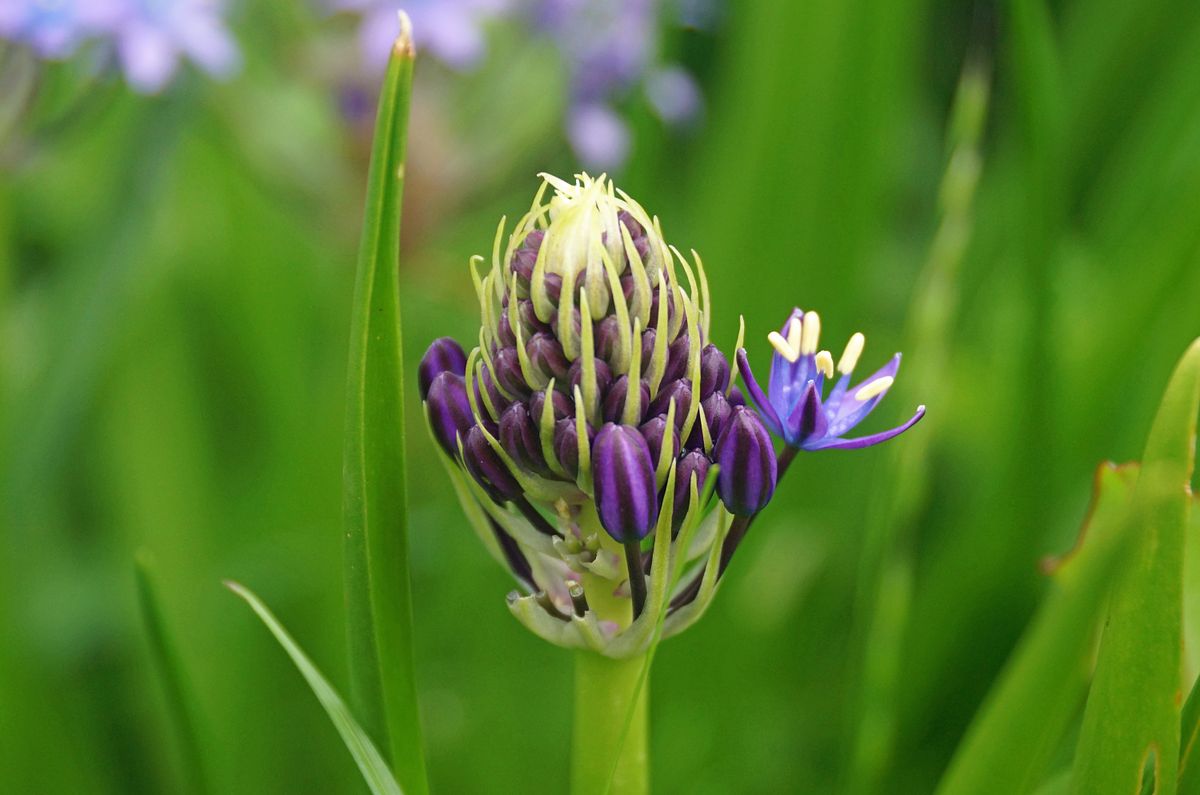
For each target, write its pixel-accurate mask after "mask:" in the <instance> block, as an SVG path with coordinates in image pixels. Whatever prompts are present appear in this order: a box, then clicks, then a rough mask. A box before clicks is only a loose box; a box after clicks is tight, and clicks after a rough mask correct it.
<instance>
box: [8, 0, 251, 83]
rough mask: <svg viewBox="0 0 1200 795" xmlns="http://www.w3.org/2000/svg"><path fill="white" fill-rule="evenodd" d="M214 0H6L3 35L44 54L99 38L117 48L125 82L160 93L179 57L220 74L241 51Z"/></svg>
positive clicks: (60, 54)
mask: <svg viewBox="0 0 1200 795" xmlns="http://www.w3.org/2000/svg"><path fill="white" fill-rule="evenodd" d="M221 13H222V8H221V6H220V4H219V3H218V2H217V0H4V2H3V3H0V38H6V39H12V40H15V41H22V42H25V43H27V44H28V45H29V46H30V47H32V48H33V50H34V51H35V52H36V53H38V55H40V56H42V57H43V58H49V59H62V58H68V57H70V56H71V55H72V54H73V53H74V52H75V50H76V49H77V48H78V47H79V45H80V44H82V43H83V42H85V41H87V40H92V39H95V40H99V41H105V42H107V43H109V44H110V45H111V46H112V47H114V48H115V50H116V54H117V58H118V60H119V62H120V64H121V69H122V71H124V73H125V77H126V79H127V80H128V81H129V84H130V85H131V86H132V87H133V88H134V89H135V90H136V91H140V92H143V93H155V92H158V91H161V90H162V89H163V88H164V87H165V86H166V85H167V83H169V82H170V80H171V78H172V77H174V75H175V73H176V71H177V70H178V68H179V62H180V60H182V59H183V58H187V59H189V60H191V61H194V62H195V63H196V64H197V65H198V66H199V67H200V68H201V69H203V70H204V71H206V72H208V73H209V74H212V75H215V76H218V77H224V76H226V75H228V74H229V73H231V72H232V71H233V70H235V69H236V68H237V66H238V65H239V63H240V56H239V54H238V51H237V47H236V46H235V44H234V42H233V39H232V38H231V37H230V35H229V32H228V31H227V30H226V29H225V26H224V23H223V22H222V20H221Z"/></svg>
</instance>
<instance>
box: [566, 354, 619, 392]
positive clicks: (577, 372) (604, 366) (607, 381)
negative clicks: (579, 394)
mask: <svg viewBox="0 0 1200 795" xmlns="http://www.w3.org/2000/svg"><path fill="white" fill-rule="evenodd" d="M593 361H595V362H596V394H597V395H603V394H605V393H606V392H608V388H609V387H610V386H612V370H610V369H608V363H607V362H605V361H604V360H603V359H593ZM567 376H568V377H569V383H570V384H571V388H572V389H574V388H575V387H577V386H579V384H580V380H581V379H582V378H583V359H576V360H575V362H574V364H572V365H571V369H570V370H568V371H567Z"/></svg>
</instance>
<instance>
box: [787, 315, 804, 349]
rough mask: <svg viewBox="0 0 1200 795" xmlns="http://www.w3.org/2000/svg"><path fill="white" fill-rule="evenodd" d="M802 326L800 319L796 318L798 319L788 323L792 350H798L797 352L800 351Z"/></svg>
mask: <svg viewBox="0 0 1200 795" xmlns="http://www.w3.org/2000/svg"><path fill="white" fill-rule="evenodd" d="M801 326H802V324H801V322H800V320H799V319H796V320H792V321H790V322H789V323H788V327H787V341H788V345H791V346H792V350H794V351H796V352H797V353H799V352H800V334H801Z"/></svg>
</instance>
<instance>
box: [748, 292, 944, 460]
mask: <svg viewBox="0 0 1200 795" xmlns="http://www.w3.org/2000/svg"><path fill="white" fill-rule="evenodd" d="M820 337H821V318H820V316H819V315H817V313H816V312H807V313H806V312H802V311H801V310H800V309H795V310H793V311H792V314H791V315H790V316H789V317H788V319H787V321H786V322H785V323H784V324H783V328H781V329H780V330H779V331H777V332H776V331H772V332H771V333H770V335H769V336H768V339H769V340H770V342H771V345H772V347H774V348H775V355H774V356H773V357H772V358H771V380H770V382H769V383H768V387H767V392H766V393H765V394H764V393H763V390H762V388H761V387H760V386H759V385H758V382H757V381H756V380H755V378H754V374H753V373H752V372H751V370H750V362H749V360H748V358H747V356H746V351H745V349H741V350H739V351H738V353H737V361H738V369H739V371H740V372H741V375H742V378H743V379H744V380H745V382H746V387H747V389H749V391H750V396H751V397H752V398H753V399H754V402H755V403H756V404H757V405H758V408H759V411H761V412H762V418H763V420H764V421H765V422H766V423H767V426H768V427H769V428H770V429H771V431H772V432H774V433H775V435H776V436H778V437H780V438H781V439H783V440H784V441H785V442H786V443H787V444H788V445H789V446H791V447H796V448H800V449H802V450H826V449H842V450H849V449H854V448H858V447H868V446H870V445H873V444H879V443H880V442H884V441H887V440H888V439H891V438H892V437H893V436H897V435H899V434H901V433H903V432H904V431H906V430H908V429H909V428H911V427H912V426H913V425H915V424H916V423H917V422H918V421H919V420H920V419H921V418H922V417H923V416H925V407H924V406H918V407H917V411H916V413H915V414H913V416H912V417H911V418H910V419H909V420H908V421H907V422H905V423H904V424H902V425H899V426H897V427H895V428H892V429H890V430H886V431H881V432H879V433H875V434H871V435H869V436H863V437H858V438H854V439H847V438H846V434H847V433H849V432H850V431H851V430H853V429H854V427H855V426H856V425H858V424H859V423H860V422H862V421H863V420H864V419H865V418H866V416H867V415H868V414H870V413H871V411H872V410H874V408H875V407H876V406H877V405H879V401H881V400H883V396H884V395H886V394H887V392H888V390H889V389H890V388H891V386H892V384H893V383H894V382H895V380H896V372H897V371H898V370H899V369H900V354H898V353H897V354H896V355H895V356H894V357H892V359H891V361H889V362H888V363H887V364H886V365H884V366H883V367H882V368H880V369H879V370H878V371H876V372H875V373H873V374H872V375H870V376H868V377H867V378H864V379H863V380H861V381H859V382H858V383H857V384H855V385H854V386H851V385H850V377H851V374H852V373H853V372H854V368H855V366H856V365H857V364H858V359H859V357H860V356H861V355H862V352H863V345H864V344H865V342H866V338H865V337H864V336H863V335H862V334H861V333H856V334H854V335H853V336H851V337H850V341H849V342H848V343H846V348H845V351H844V352H843V353H842V356H841V358H840V359H839V360H838V362H837V366H836V368H835V367H834V361H833V355H832V354H831V353H830V352H829V351H827V350H818V347H819V342H820ZM835 369H836V372H837V380H836V381H834V382H833V388H832V389H830V390H829V393H828V394H826V393H825V387H826V382H827V381H832V380H833V378H834V373H835Z"/></svg>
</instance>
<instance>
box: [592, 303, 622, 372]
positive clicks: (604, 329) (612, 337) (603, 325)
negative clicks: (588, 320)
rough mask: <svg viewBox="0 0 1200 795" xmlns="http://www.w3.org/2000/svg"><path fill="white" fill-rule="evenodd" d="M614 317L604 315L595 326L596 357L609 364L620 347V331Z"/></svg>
mask: <svg viewBox="0 0 1200 795" xmlns="http://www.w3.org/2000/svg"><path fill="white" fill-rule="evenodd" d="M620 328H621V327H620V325H619V324H618V323H617V316H616V315H605V317H604V319H603V320H601V321H600V322H599V323H598V324H596V355H597V356H599V357H600V358H601V359H604V360H605V361H607V362H611V361H612V360H613V357H614V356H615V355H616V354H617V351H618V350H619V349H620V347H621V331H620Z"/></svg>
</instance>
